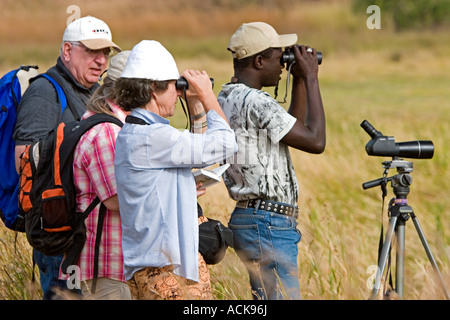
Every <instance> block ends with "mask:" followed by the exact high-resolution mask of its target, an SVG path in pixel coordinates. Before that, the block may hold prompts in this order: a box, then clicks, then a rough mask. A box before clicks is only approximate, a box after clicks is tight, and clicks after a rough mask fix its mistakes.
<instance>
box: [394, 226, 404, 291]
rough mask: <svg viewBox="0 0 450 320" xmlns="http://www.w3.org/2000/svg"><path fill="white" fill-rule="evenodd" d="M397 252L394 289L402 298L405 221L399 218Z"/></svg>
mask: <svg viewBox="0 0 450 320" xmlns="http://www.w3.org/2000/svg"><path fill="white" fill-rule="evenodd" d="M396 233H397V253H396V273H395V291H396V292H397V294H398V295H399V297H400V298H403V283H404V282H403V281H404V266H405V221H404V220H402V219H400V220H399V221H398V222H397V228H396Z"/></svg>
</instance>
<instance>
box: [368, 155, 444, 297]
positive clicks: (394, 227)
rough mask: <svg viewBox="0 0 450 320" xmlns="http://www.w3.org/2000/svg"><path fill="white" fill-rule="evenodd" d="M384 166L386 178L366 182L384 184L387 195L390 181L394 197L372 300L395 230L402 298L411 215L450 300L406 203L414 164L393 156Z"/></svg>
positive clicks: (397, 285) (397, 279) (398, 285)
mask: <svg viewBox="0 0 450 320" xmlns="http://www.w3.org/2000/svg"><path fill="white" fill-rule="evenodd" d="M383 167H384V169H385V171H384V173H383V178H380V179H376V180H373V181H369V182H366V183H363V188H364V189H369V188H373V187H376V186H379V185H380V186H381V188H382V190H383V197H384V196H385V195H386V184H387V182H388V181H391V184H392V187H393V190H394V194H395V196H396V197H395V198H394V199H392V200H391V202H390V204H389V213H390V218H389V226H388V230H387V232H386V238H385V240H384V242H383V246H382V250H381V253H380V254H379V257H378V269H377V273H376V277H375V283H374V287H373V290H372V296H371V299H376V297H377V295H378V291H379V289H380V286H381V277H382V276H383V273H384V271H385V267H386V263H387V261H388V256H389V252H390V249H391V243H392V240H393V237H394V233H395V234H396V238H397V250H396V277H395V291H396V293H397V294H398V295H399V297H400V298H402V297H403V280H404V258H405V223H406V221H407V220H409V218H410V217H411V218H412V221H413V223H414V226H415V227H416V230H417V233H418V235H419V238H420V240H421V241H422V245H423V247H424V249H425V252H426V254H427V256H428V259H429V260H430V262H431V265H432V266H433V269H434V271H435V273H436V276H437V277H438V278H439V279H440V282H441V285H442V289H443V291H444V293H445V296H446V298H447V299H448V300H450V296H449V294H448V291H447V289H446V287H445V283H444V280H443V278H442V275H441V272H440V271H439V267H438V265H437V263H436V260H435V259H434V257H433V254H432V253H431V249H430V246H429V245H428V242H427V240H426V239H425V236H424V234H423V231H422V228H421V227H420V224H419V221H418V219H417V217H416V215H415V214H414V211H413V209H412V208H411V207H410V206H409V205H408V203H407V196H408V194H409V186H410V185H411V183H412V177H411V175H410V173H411V172H412V171H413V164H412V163H411V162H408V161H403V160H400V159H396V158H393V160H392V161H385V162H383ZM391 168H397V172H398V174H397V175H395V176H392V177H389V178H388V177H387V173H388V171H389V169H391Z"/></svg>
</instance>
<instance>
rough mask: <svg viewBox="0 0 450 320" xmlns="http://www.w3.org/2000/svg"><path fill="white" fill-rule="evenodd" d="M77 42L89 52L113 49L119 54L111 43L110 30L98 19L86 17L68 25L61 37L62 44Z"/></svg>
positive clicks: (115, 46)
mask: <svg viewBox="0 0 450 320" xmlns="http://www.w3.org/2000/svg"><path fill="white" fill-rule="evenodd" d="M65 41H79V42H81V43H82V44H83V45H85V46H86V47H88V48H89V49H91V50H100V49H105V48H113V49H114V50H116V51H117V52H120V51H121V49H120V47H119V46H118V45H117V44H115V43H114V42H112V35H111V30H110V29H109V27H108V25H107V24H106V23H105V22H103V21H102V20H100V19H97V18H94V17H91V16H87V17H83V18H80V19H77V20H75V21H73V22H72V23H70V24H69V25H68V26H67V28H66V30H65V31H64V35H63V42H65Z"/></svg>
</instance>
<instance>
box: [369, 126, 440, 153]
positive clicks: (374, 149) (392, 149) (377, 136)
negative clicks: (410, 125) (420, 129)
mask: <svg viewBox="0 0 450 320" xmlns="http://www.w3.org/2000/svg"><path fill="white" fill-rule="evenodd" d="M361 127H362V128H363V129H364V130H365V131H366V132H367V133H368V134H369V136H370V137H371V138H372V140H370V141H369V142H368V143H367V144H366V152H367V154H368V155H369V156H380V157H404V158H414V159H431V158H433V155H434V145H433V142H432V141H429V140H416V141H406V142H395V139H394V137H386V136H384V135H383V134H382V133H381V132H380V131H378V130H376V129H375V128H374V127H373V126H372V125H371V124H370V123H369V122H368V121H367V120H364V121H363V122H362V123H361Z"/></svg>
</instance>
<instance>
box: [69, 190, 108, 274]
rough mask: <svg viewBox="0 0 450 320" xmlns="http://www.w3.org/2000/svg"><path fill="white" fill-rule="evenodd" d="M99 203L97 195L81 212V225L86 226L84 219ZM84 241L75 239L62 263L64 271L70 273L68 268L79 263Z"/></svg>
mask: <svg viewBox="0 0 450 320" xmlns="http://www.w3.org/2000/svg"><path fill="white" fill-rule="evenodd" d="M99 203H100V199H99V197H96V198H95V199H94V200H93V201H92V202H91V204H90V205H89V207H87V209H86V210H85V211H84V212H83V213H80V214H79V216H78V217H77V218H79V219H80V221H81V222H82V223H80V224H79V225H80V226H81V227H84V220H85V219H86V218H87V217H88V216H89V214H90V213H91V212H92V210H94V208H95V207H96V206H97V205H98V204H99ZM81 234H83V233H81ZM81 238H84V237H81ZM78 240H80V239H78ZM84 243H85V241H84V240H81V241H75V242H74V244H73V245H72V246H71V247H70V248H69V250H68V251H67V252H66V256H65V257H64V260H63V262H62V264H61V270H62V272H63V273H68V272H67V268H69V266H71V265H76V264H77V262H78V259H79V258H80V254H81V251H82V250H83V247H84Z"/></svg>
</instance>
